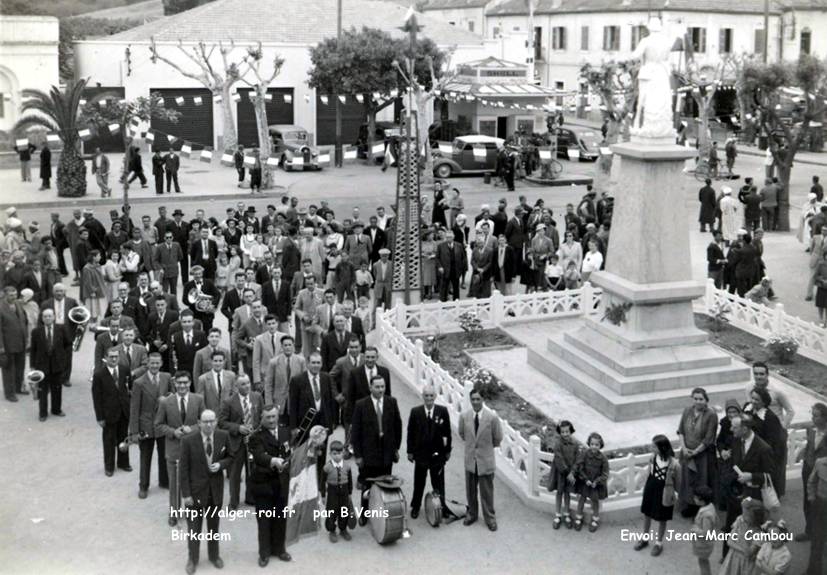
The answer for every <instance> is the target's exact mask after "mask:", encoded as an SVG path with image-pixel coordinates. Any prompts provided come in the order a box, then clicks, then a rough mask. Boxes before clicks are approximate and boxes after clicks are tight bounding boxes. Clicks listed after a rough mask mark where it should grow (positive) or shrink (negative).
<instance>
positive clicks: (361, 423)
mask: <svg viewBox="0 0 827 575" xmlns="http://www.w3.org/2000/svg"><path fill="white" fill-rule="evenodd" d="M382 432H383V437H381V438H380V436H379V418H378V416H377V414H376V409H375V408H374V405H373V398H372V397H370V396H369V397H363V398H362V399H360V400H359V401H357V402H356V406H355V407H354V409H353V417H352V419H351V426H350V442H351V445H353V454H354V455H355V456H356V457H357V458H359V457H361V458H363V459H364V460H365V465H367V466H370V467H381V466H387V465H391V464H393V463H394V462H395V460H396V454H397V452H398V451H399V447H400V446H401V445H402V417H401V416H400V415H399V407H398V406H397V405H396V399H394V398H393V397H390V396H388V395H385V396H384V397H383V398H382Z"/></svg>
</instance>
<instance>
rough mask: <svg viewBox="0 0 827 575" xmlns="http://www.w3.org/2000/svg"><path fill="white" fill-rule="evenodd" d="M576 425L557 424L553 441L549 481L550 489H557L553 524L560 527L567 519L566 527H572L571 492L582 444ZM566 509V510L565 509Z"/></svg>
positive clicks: (568, 422)
mask: <svg viewBox="0 0 827 575" xmlns="http://www.w3.org/2000/svg"><path fill="white" fill-rule="evenodd" d="M573 435H574V426H573V425H572V424H571V422H570V421H567V420H565V419H564V420H563V421H561V422H560V423H559V424H558V425H557V437H555V438H554V440H553V441H552V446H551V450H552V451H553V452H554V459H553V460H552V462H551V479H550V481H549V483H548V490H549V491H557V495H556V504H557V514H556V515H555V516H554V521H553V522H552V524H551V526H552V527H553V528H554V529H560V523H561V522H563V521H565V523H566V527H568V528H569V529H571V526H572V523H571V513H570V505H571V494H570V490H571V488H572V487H574V479H575V477H574V464H575V463H576V462H577V457H578V455H579V453H580V450H581V448H582V446H581V445H580V442H579V441H577V440H576V439H575V438H574V437H573ZM563 509H565V511H563Z"/></svg>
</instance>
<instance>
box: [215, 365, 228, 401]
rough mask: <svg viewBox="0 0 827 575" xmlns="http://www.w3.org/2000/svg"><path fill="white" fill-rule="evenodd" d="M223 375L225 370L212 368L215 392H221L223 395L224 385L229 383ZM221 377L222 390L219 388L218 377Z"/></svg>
mask: <svg viewBox="0 0 827 575" xmlns="http://www.w3.org/2000/svg"><path fill="white" fill-rule="evenodd" d="M222 375H223V372H221V371H215V370H212V381H213V383H214V384H215V392H216V393H218V394H221V395H223V390H224V386H225V385H226V384H227V382H226V381H225V378H223V377H221V376H222ZM219 377H221V389H220V390H219V389H218V381H219V380H218V378H219ZM219 399H220V397H219Z"/></svg>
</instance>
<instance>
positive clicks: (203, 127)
mask: <svg viewBox="0 0 827 575" xmlns="http://www.w3.org/2000/svg"><path fill="white" fill-rule="evenodd" d="M150 90H151V91H152V92H157V93H158V95H160V96H161V97H162V98H163V99H164V106H165V107H167V108H170V109H172V110H178V111H179V112H181V115H180V117H179V118H178V121H177V122H169V121H166V120H161V119H158V118H152V122H151V125H152V129H153V130H158V131H159V132H162V133H163V134H172V135H173V136H175V137H176V138H177V140H176V141H175V143H174V144H173V147H174V148H175V149H176V150H179V149H181V146H182V145H183V144H184V141H187V142H189V143H190V144H191V145H192V149H193V150H201V149H204V148H205V147H210V148H212V147H213V107H212V94H211V93H210V91H209V90H207V89H206V88H151V89H150ZM197 97H200V98H201V104H200V105H199V104H196V102H195V98H197ZM176 98H183V99H184V100H183V102H181V103H177V102H176ZM155 147H157V148H158V149H159V150H162V151H163V150H168V149H169V140H168V139H167V138H165V137H163V136H162V135H160V134H157V135H156V136H155Z"/></svg>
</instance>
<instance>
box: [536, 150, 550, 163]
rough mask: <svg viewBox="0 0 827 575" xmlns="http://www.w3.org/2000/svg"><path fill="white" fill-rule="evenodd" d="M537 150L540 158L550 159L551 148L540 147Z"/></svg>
mask: <svg viewBox="0 0 827 575" xmlns="http://www.w3.org/2000/svg"><path fill="white" fill-rule="evenodd" d="M538 152H539V153H540V159H541V160H551V150H549V149H547V148H545V149H544V148H541V149H539V150H538Z"/></svg>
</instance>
